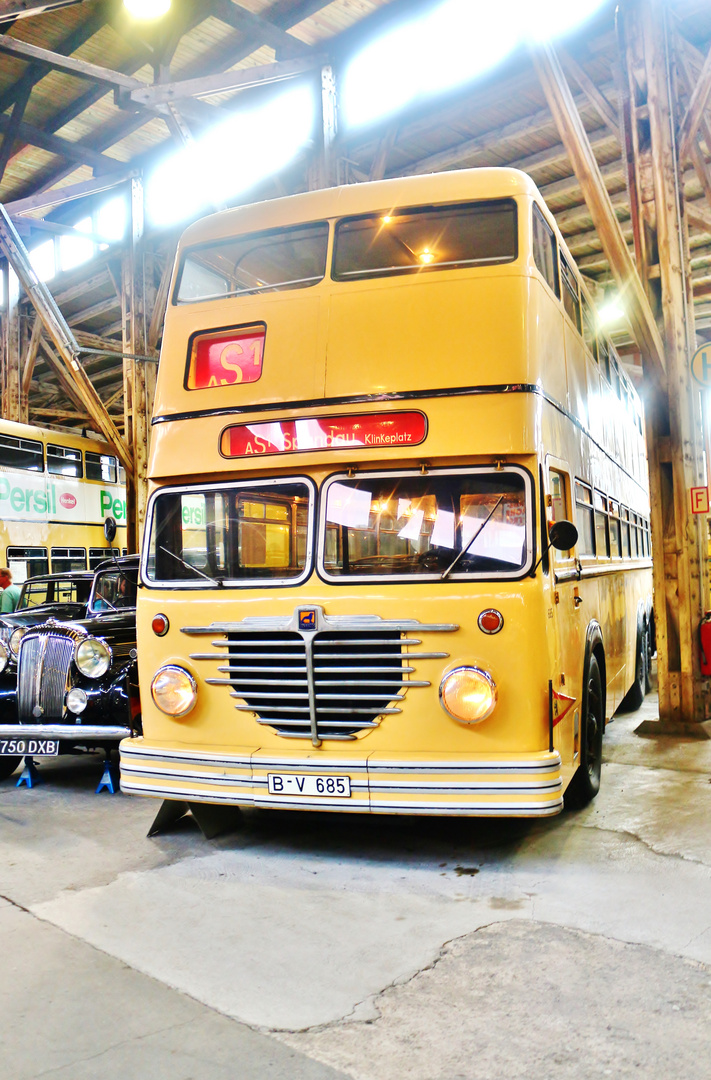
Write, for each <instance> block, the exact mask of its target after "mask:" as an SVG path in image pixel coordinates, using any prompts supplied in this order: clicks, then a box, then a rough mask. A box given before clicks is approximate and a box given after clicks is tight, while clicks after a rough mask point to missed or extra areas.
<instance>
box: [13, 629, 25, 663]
mask: <svg viewBox="0 0 711 1080" xmlns="http://www.w3.org/2000/svg"><path fill="white" fill-rule="evenodd" d="M26 633H27V627H26V626H18V628H17V630H13V631H12V633H11V634H10V652H11V653H12V655H13V656H17V654H18V652H19V651H20V642H21V641H22V639H23V637H24V636H25V634H26Z"/></svg>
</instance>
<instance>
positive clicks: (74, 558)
mask: <svg viewBox="0 0 711 1080" xmlns="http://www.w3.org/2000/svg"><path fill="white" fill-rule="evenodd" d="M72 570H86V548H73V547H72V548H70V547H64V548H59V547H53V548H52V573H53V574H66V573H69V572H70V571H72Z"/></svg>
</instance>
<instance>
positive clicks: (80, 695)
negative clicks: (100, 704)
mask: <svg viewBox="0 0 711 1080" xmlns="http://www.w3.org/2000/svg"><path fill="white" fill-rule="evenodd" d="M66 701H67V708H68V709H69V711H70V712H72V713H74V715H75V716H79V714H80V713H83V712H84V709H85V708H86V703H87V696H86V692H85V691H84V690H82V688H81V686H73V687H72V688H71V690H70V691H69V693H68V694H67V698H66Z"/></svg>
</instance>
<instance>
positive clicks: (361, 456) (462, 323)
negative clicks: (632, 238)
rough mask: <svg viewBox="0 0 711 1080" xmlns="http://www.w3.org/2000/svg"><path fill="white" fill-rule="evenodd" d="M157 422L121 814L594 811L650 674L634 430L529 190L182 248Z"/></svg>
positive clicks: (498, 177) (640, 443)
mask: <svg viewBox="0 0 711 1080" xmlns="http://www.w3.org/2000/svg"><path fill="white" fill-rule="evenodd" d="M153 423H154V428H153V433H154V437H153V446H152V454H151V461H150V477H151V488H152V494H151V497H150V503H149V511H148V519H147V526H146V535H145V541H144V548H143V557H142V585H143V587H142V588H141V589H140V590H139V592H140V596H139V600H138V643H139V655H140V659H141V681H142V685H141V697H142V703H143V736H142V737H141V738H135V739H130V740H126V741H124V742H123V744H122V747H121V775H122V781H121V782H122V787H123V790H124V791H126V792H131V793H134V794H141V795H148V796H156V797H162V798H164V799H169V800H170V799H173V800H180V801H184V802H188V803H191V802H193V803H199V802H208V803H228V804H238V805H249V806H258V807H281V808H289V809H310V810H313V809H333V810H344V811H345V810H350V811H360V812H376V813H408V814H416V813H419V814H471V815H526V816H535V815H549V814H554V813H556V812H557V811H559V810H560V809H561V807H562V806H563V793H564V791H566V789H567V797H568V798H569V799H570V801H571V803H577V804H583V803H585V802H587V801H588V800H589V799H591V798H592V797H593V796H594V795H595V794H596V792H597V790H598V787H599V783H600V771H601V756H602V738H603V732H604V727H605V723H606V720H607V719H609V718H610V717H611V716H612V714H613V713H614V712H615V710H616V709H617V708H618V707H619V706H620V705H621V704H622V703H623V701H624V702H625V703H626V704H627V705H628V706H630V707H633V706H635V705H638V704H639V703H640V702H641V700H642V697H643V696H644V692H645V684H646V680H647V677H648V658H649V652H650V647H651V640H652V631H653V624H652V607H651V552H650V540H649V502H648V490H647V483H646V461H645V447H644V440H643V434H642V432H643V425H642V412H641V408H640V403H639V400H638V397H637V394H636V392H635V390H634V388H633V386H632V384H631V382H630V380H629V379H628V377H627V375H626V374H625V372H624V371H623V370H622V367H621V364H620V362H619V360H618V357H617V356H616V354H615V351H614V349H613V348H612V347H611V345H610V343H609V341H607V340H606V338H605V337H604V335H603V334H602V333H600V332H599V331H598V330H597V329H596V324H595V319H594V315H593V311H592V308H591V305H590V303H589V301H588V298H587V296H586V293H585V289H584V288H583V285H582V282H581V278H580V276H579V274H578V273H577V271H576V268H575V266H574V263H573V260H572V259H571V257H570V255H569V253H568V251H567V250H566V247H565V244H564V242H563V241H562V238H561V236H560V234H559V232H558V230H557V229H556V226H555V223H554V220H553V218H552V216H551V214H550V213H549V211H548V210H547V208H546V206H545V204H544V202H543V200H542V198H541V196H540V193H539V192H538V190H537V189H536V187H535V185H534V184H533V182H532V181H531V180H530V178H528V177H527V176H525V175H524V174H522V173H520V172H517V171H514V170H509V169H482V170H470V171H462V172H451V173H445V174H441V175H434V176H421V177H411V178H407V179H402V180H388V181H382V182H377V183H371V184H362V185H357V186H352V187H345V188H340V189H332V190H327V191H319V192H312V193H308V194H303V195H298V196H293V197H290V198H285V199H279V200H276V201H273V202H265V203H261V204H257V205H252V206H247V207H243V208H240V209H237V210H232V211H227V212H224V213H220V214H217V215H215V216H212V217H209V218H207V219H205V220H203V221H200V222H198V223H196V224H195V225H193V226H191V227H190V228H189V229H188V230H187V231H186V233H185V234H184V236H183V238H182V240H181V243H180V246H179V250H178V254H177V261H176V267H175V274H174V279H173V284H172V289H171V302H170V305H169V309H168V314H167V318H166V326H165V336H164V342H163V352H162V357H161V363H160V370H159V376H158V386H157V392H156V402H155V412H154V420H153ZM570 522H574V524H575V526H576V528H573V526H572V525H571V524H569V523H570ZM554 523H555V529H553V524H554ZM566 523H568V524H566ZM549 530H550V532H549ZM551 539H554V541H555V544H556V545H557V547H550V540H551ZM561 548H562V549H563V550H560V549H561Z"/></svg>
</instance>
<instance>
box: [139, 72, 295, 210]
mask: <svg viewBox="0 0 711 1080" xmlns="http://www.w3.org/2000/svg"><path fill="white" fill-rule="evenodd" d="M313 126H314V93H313V89H312V87H311V86H310V85H307V84H303V85H301V86H296V87H294V88H292V89H290V90H288V91H287V92H286V93H283V94H280V95H279V97H276V98H273V99H272V100H271V101H270V102H268V103H267V104H266V105H263V106H261V108H258V109H255V110H253V111H252V112H250V113H237V114H235V115H234V116H232V117H230V118H229V120H225V121H224V122H223V123H221V124H218V125H217V126H216V127H214V128H213V129H212V130H211V131H210V132H208V134H207V135H203V136H202V137H201V138H200V139H196V140H195V142H194V143H192V144H191V145H190V146H186V147H184V148H183V149H182V150H179V151H178V152H177V153H176V154H173V155H172V156H171V157H169V158H167V159H166V160H165V161H164V162H163V163H162V164H161V165H159V166H158V167H157V168H156V169H155V171H154V172H153V173H152V174H151V175H150V176H149V177H148V179H147V182H146V211H147V214H148V215H149V217H150V218H151V220H152V221H154V222H155V223H156V224H157V225H169V224H172V223H174V222H178V221H184V220H186V219H187V218H191V217H195V216H196V215H197V214H198V213H199V212H200V211H204V210H211V209H214V208H215V207H219V206H222V205H224V204H226V203H230V202H232V201H234V199H235V198H236V196H237V195H239V194H240V193H241V192H243V191H247V190H248V189H249V188H250V187H252V186H253V185H254V184H256V183H257V182H258V181H259V180H263V179H264V178H265V177H267V176H271V175H272V174H274V173H276V172H279V170H280V169H283V168H284V167H285V166H286V165H288V164H289V162H290V161H292V159H293V158H294V157H295V156H296V154H297V153H298V152H299V150H301V149H302V147H304V146H305V145H306V143H307V142H308V141H309V139H310V138H311V136H312V134H313Z"/></svg>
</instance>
